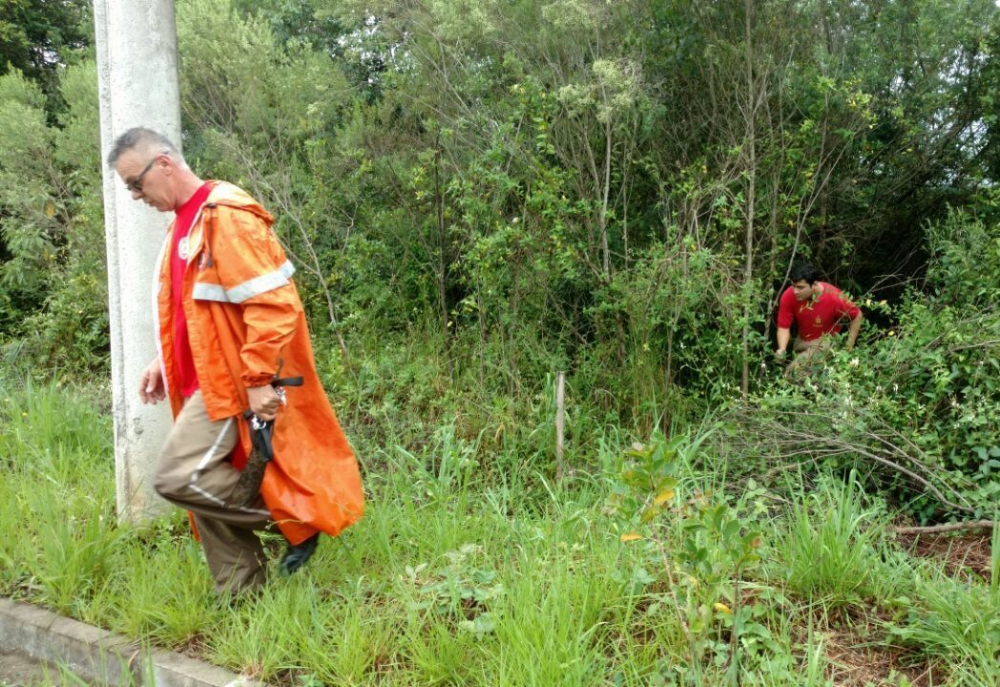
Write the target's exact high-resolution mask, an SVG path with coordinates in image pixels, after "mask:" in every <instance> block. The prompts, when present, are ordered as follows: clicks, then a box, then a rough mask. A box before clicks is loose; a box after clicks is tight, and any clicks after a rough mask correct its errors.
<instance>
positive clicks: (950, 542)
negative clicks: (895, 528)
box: [897, 533, 992, 582]
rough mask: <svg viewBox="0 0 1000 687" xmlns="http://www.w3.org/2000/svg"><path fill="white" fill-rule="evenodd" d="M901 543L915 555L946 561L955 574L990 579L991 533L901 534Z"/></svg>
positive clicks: (948, 567) (904, 548)
mask: <svg viewBox="0 0 1000 687" xmlns="http://www.w3.org/2000/svg"><path fill="white" fill-rule="evenodd" d="M897 536H898V537H899V545H900V546H901V547H902V548H903V550H905V551H909V552H910V554H911V555H913V556H919V557H921V558H934V559H937V560H939V561H942V562H943V563H944V565H945V570H947V571H948V574H949V575H952V576H953V577H960V578H965V579H969V578H970V577H972V576H976V577H978V578H979V579H980V580H983V581H986V582H989V580H990V568H991V566H992V557H991V555H990V535H988V534H982V533H958V534H953V533H946V534H899V535H897Z"/></svg>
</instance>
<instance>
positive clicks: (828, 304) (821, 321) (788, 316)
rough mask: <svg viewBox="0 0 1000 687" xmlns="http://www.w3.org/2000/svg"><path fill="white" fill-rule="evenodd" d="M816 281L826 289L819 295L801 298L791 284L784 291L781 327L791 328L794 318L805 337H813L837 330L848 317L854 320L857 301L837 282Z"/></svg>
mask: <svg viewBox="0 0 1000 687" xmlns="http://www.w3.org/2000/svg"><path fill="white" fill-rule="evenodd" d="M816 283H817V284H818V285H819V286H820V287H821V288H822V289H823V293H821V294H820V295H819V298H815V297H813V298H808V299H806V300H805V301H799V300H798V299H797V298H795V291H794V290H792V287H790V286H789V287H788V288H787V289H785V292H784V293H783V294H781V303H780V304H779V306H778V327H779V328H781V329H790V328H791V326H792V322H793V321H794V322H795V323H796V324H797V325H798V327H799V338H800V339H802V340H803V341H812V340H813V339H818V338H819V337H821V336H823V335H824V334H830V333H831V332H832V333H834V334H836V333H838V332H839V331H840V329H841V323H842V322H843V321H844V319H845V318H846V319H848V320H853V319H854V318H855V317H857V316H858V313H860V312H861V311H860V310H859V309H858V307H857V306H856V305H854V303H851V302H850V301H849V300H847V299H846V298H844V294H842V293H841V292H840V289H838V288H837V287H836V286H834V285H832V284H827V283H826V282H821V281H820V282H816Z"/></svg>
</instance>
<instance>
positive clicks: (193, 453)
mask: <svg viewBox="0 0 1000 687" xmlns="http://www.w3.org/2000/svg"><path fill="white" fill-rule="evenodd" d="M236 422H237V419H236V418H227V419H225V420H219V421H217V422H212V421H211V420H209V419H208V413H207V412H206V411H205V403H204V401H203V400H202V396H201V391H196V392H195V393H194V395H193V396H191V398H189V399H188V400H187V401H186V402H185V403H184V407H183V408H182V409H181V412H180V415H178V416H177V419H176V420H175V421H174V427H173V429H172V430H171V431H170V436H169V437H168V438H167V443H166V445H165V446H164V447H163V450H162V451H161V452H160V457H159V460H158V462H157V465H156V481H155V484H154V486H155V488H156V492H157V493H158V494H159V495H160V496H162V497H163V498H165V499H166V500H167V501H170V502H171V503H173V504H175V505H177V506H180V507H181V508H184V509H187V510H189V511H191V513H192V515H193V516H194V523H195V526H196V527H197V528H198V534H199V535H200V536H201V541H202V546H203V547H204V549H205V558H206V559H207V560H208V567H209V570H210V571H211V573H212V577H213V578H215V589H216V591H217V592H220V593H222V592H226V591H228V592H232V593H238V592H241V591H243V590H246V589H250V588H254V587H258V586H260V585H262V584H263V583H264V579H265V574H266V568H265V563H266V559H265V557H264V549H263V547H262V546H261V543H260V538H259V537H258V536H257V532H256V531H257V530H262V529H264V528H266V527H267V525H268V524H270V513H269V512H268V510H267V508H266V507H265V506H264V502H263V500H262V499H260V498H259V497H258V499H257V502H256V503H254V504H251V506H250V507H247V508H239V509H232V510H230V509H229V508H228V507H227V504H228V503H229V498H230V495H231V494H232V491H233V487H235V486H236V482H237V480H238V479H239V475H240V473H239V470H237V469H236V468H234V467H233V466H232V464H231V463H230V462H229V453H230V452H231V451H232V450H233V447H235V446H236V442H237V441H238V430H237V426H236Z"/></svg>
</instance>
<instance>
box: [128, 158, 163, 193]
mask: <svg viewBox="0 0 1000 687" xmlns="http://www.w3.org/2000/svg"><path fill="white" fill-rule="evenodd" d="M157 157H159V155H157V156H156V157H154V158H153V159H152V160H150V161H149V164H148V165H146V167H145V168H144V169H143V170H142V171H141V172H139V176H137V177H136V178H135V179H133V180H132V181H130V182H128V183H127V184H125V190H126V191H128V192H129V193H137V192H138V193H142V178H143V177H144V176H146V172H148V171H149V170H151V169H152V168H153V165H154V164H156V158H157Z"/></svg>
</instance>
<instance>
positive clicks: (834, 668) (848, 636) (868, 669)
mask: <svg viewBox="0 0 1000 687" xmlns="http://www.w3.org/2000/svg"><path fill="white" fill-rule="evenodd" d="M808 631H809V630H808V628H807V627H805V626H803V627H800V628H799V632H800V633H801V637H800V641H801V642H803V643H805V641H806V637H807V633H808ZM817 639H818V640H821V641H822V642H823V648H824V653H825V655H826V658H827V660H828V661H829V666H828V668H827V671H826V678H827V679H828V680H830V681H831V682H832V683H833V684H834V685H836V686H837V687H897V686H898V685H900V684H906V685H912V686H913V687H933V686H934V685H941V684H945V683H944V682H943V680H944V678H945V672H944V670H943V669H941V668H940V667H939V666H937V665H933V664H929V663H926V662H925V661H922V660H921V659H919V658H918V657H916V656H914V655H913V654H912V653H911V652H909V651H907V650H906V649H902V648H899V647H894V646H891V645H890V644H889V642H888V641H887V638H886V636H885V631H884V630H883V629H882V625H881V624H880V623H879V622H878V619H877V618H875V617H873V616H871V617H869V616H866V615H864V613H862V612H859V611H857V610H854V611H850V612H840V613H837V614H835V615H834V616H832V617H830V618H828V625H827V626H826V627H823V628H815V627H814V628H813V641H816V640H817Z"/></svg>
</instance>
